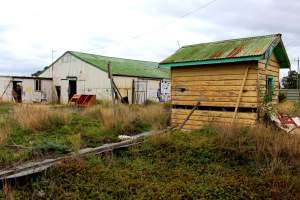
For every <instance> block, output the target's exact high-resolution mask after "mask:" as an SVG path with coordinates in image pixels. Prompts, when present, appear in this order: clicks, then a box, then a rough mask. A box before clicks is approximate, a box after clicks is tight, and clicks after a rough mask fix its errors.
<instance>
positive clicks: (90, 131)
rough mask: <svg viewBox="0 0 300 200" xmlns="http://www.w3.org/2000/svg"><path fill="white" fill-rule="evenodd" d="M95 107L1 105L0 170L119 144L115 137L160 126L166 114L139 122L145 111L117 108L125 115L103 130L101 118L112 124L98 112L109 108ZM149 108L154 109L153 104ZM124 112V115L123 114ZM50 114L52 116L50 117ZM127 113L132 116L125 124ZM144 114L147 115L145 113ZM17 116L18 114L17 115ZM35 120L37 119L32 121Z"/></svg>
mask: <svg viewBox="0 0 300 200" xmlns="http://www.w3.org/2000/svg"><path fill="white" fill-rule="evenodd" d="M14 106H16V107H15V109H14ZM97 106H98V105H96V106H95V107H91V108H88V109H91V110H92V112H91V113H89V112H90V111H89V110H88V109H87V110H84V109H78V108H74V107H70V106H57V105H50V106H48V107H45V106H44V107H43V106H41V105H24V106H17V105H13V104H9V105H6V104H1V105H0V113H1V110H3V112H4V110H5V113H4V114H3V115H0V136H1V134H2V135H5V137H3V138H5V139H3V141H2V143H1V144H0V168H4V167H7V166H9V165H12V164H16V163H22V162H24V161H29V160H40V159H43V158H48V157H57V156H61V155H63V154H66V153H69V152H72V151H75V152H76V151H78V150H79V149H82V148H87V147H97V146H100V145H103V144H106V143H112V142H117V141H119V139H118V135H119V134H124V132H125V133H126V134H132V135H134V134H137V133H141V132H144V131H148V130H150V129H151V128H152V126H153V124H155V122H157V124H160V125H161V124H166V123H167V121H168V120H163V119H164V118H166V117H168V115H167V114H165V115H163V117H155V116H154V117H152V118H149V119H144V120H141V119H139V117H138V115H137V113H140V112H142V111H144V110H146V109H148V110H149V108H147V107H142V106H138V107H136V106H132V107H126V106H120V108H122V109H124V110H121V111H120V112H122V114H123V115H126V116H125V117H123V118H121V119H119V121H118V123H115V124H114V126H112V127H110V128H107V127H104V122H103V120H104V119H105V120H106V122H107V121H113V120H114V118H107V117H104V118H103V117H101V110H103V109H105V111H106V112H107V113H110V112H111V105H106V106H105V107H99V106H98V107H97ZM150 106H152V107H155V105H150ZM152 107H151V108H152ZM156 108H157V109H162V110H158V111H160V112H163V110H164V109H165V108H164V107H163V106H156ZM93 109H94V111H93ZM137 109H138V110H137ZM125 111H126V113H124V112H125ZM51 112H53V113H54V114H52V115H51ZM127 112H128V113H131V116H134V117H133V118H132V119H130V120H129V121H128V116H127ZM144 112H147V113H148V111H147V110H146V111H144ZM18 113H21V114H19V115H18ZM22 113H23V114H22ZM40 113H49V115H46V116H45V115H43V114H40ZM60 113H62V114H60ZM63 114H65V115H63ZM153 114H156V115H157V112H153ZM150 116H151V114H150ZM14 117H15V118H14ZM38 118H41V119H40V120H36V119H38ZM16 119H17V120H18V121H17V120H16ZM126 120H127V121H126ZM115 121H116V120H115ZM124 121H125V122H124ZM3 127H5V128H7V127H9V129H8V133H5V134H3V133H1V131H2V130H4V129H3ZM124 127H125V128H124ZM127 127H129V128H127ZM5 130H6V129H5Z"/></svg>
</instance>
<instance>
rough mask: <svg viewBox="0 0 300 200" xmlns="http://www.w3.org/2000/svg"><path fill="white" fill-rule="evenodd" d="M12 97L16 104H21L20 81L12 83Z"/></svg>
mask: <svg viewBox="0 0 300 200" xmlns="http://www.w3.org/2000/svg"><path fill="white" fill-rule="evenodd" d="M12 95H13V98H14V100H15V102H17V103H22V81H13V90H12Z"/></svg>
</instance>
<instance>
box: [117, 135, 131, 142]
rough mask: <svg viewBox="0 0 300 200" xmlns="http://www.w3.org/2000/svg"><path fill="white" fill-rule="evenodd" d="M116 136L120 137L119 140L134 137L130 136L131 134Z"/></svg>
mask: <svg viewBox="0 0 300 200" xmlns="http://www.w3.org/2000/svg"><path fill="white" fill-rule="evenodd" d="M118 138H119V139H120V140H122V141H123V140H132V139H134V137H132V136H128V135H119V136H118Z"/></svg>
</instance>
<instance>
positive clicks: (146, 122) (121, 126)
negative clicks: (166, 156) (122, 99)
mask: <svg viewBox="0 0 300 200" xmlns="http://www.w3.org/2000/svg"><path fill="white" fill-rule="evenodd" d="M84 114H85V115H86V116H89V117H91V118H93V119H98V120H99V121H100V122H101V123H102V125H103V128H104V129H105V130H112V131H115V132H117V133H120V134H128V135H134V134H136V133H138V132H142V131H146V130H150V129H153V130H155V129H156V130H157V129H163V128H166V127H167V126H168V123H169V115H170V114H169V110H168V109H167V108H165V107H164V105H162V104H150V105H147V106H140V105H131V106H127V105H116V106H115V108H112V107H111V106H107V105H100V106H95V107H91V108H89V109H87V110H86V111H85V113H84Z"/></svg>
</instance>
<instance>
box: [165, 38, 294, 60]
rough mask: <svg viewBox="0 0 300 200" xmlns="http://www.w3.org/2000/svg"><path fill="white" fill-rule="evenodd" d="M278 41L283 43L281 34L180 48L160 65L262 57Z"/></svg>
mask: <svg viewBox="0 0 300 200" xmlns="http://www.w3.org/2000/svg"><path fill="white" fill-rule="evenodd" d="M276 41H277V43H279V42H278V41H280V43H282V42H281V34H273V35H266V36H258V37H249V38H241V39H234V40H225V41H219V42H210V43H202V44H195V45H189V46H184V47H182V48H180V49H179V50H178V51H177V52H176V53H175V54H173V55H172V56H170V57H168V58H167V59H165V60H164V61H162V62H161V63H160V64H161V65H164V64H170V63H182V62H194V61H210V60H222V59H223V60H224V59H230V58H243V57H252V56H253V57H254V56H261V55H264V54H265V53H266V52H267V51H268V49H269V48H270V47H271V46H272V44H273V43H274V42H276ZM281 47H282V48H283V50H282V53H283V54H284V53H285V54H286V52H285V50H284V47H283V45H281ZM283 57H284V56H283ZM285 57H286V58H285V59H288V58H287V55H285Z"/></svg>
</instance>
